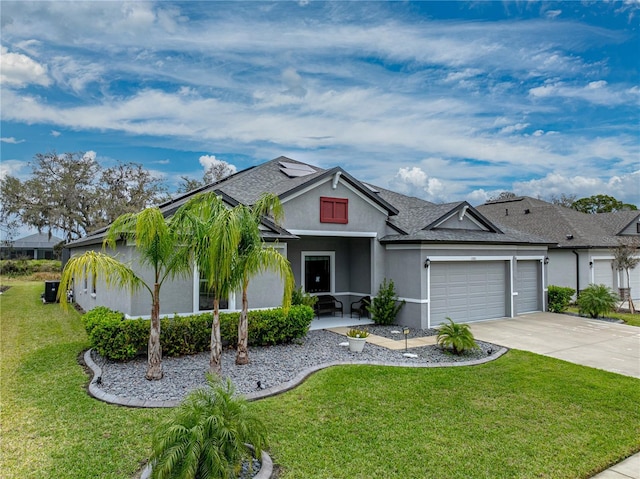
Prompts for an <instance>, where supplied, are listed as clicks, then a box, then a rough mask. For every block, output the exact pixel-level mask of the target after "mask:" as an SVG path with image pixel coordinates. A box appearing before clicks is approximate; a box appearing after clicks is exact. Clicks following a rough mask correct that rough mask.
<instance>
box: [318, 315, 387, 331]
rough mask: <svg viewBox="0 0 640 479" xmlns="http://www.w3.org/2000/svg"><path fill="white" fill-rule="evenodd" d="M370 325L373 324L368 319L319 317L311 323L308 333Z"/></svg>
mask: <svg viewBox="0 0 640 479" xmlns="http://www.w3.org/2000/svg"><path fill="white" fill-rule="evenodd" d="M370 324H375V323H374V322H373V321H371V320H370V319H369V318H360V319H358V318H350V317H349V316H344V317H340V316H320V318H317V317H316V318H314V320H313V321H311V326H310V327H309V330H310V331H316V330H318V329H331V328H341V327H350V326H353V327H358V328H360V327H362V326H367V325H370Z"/></svg>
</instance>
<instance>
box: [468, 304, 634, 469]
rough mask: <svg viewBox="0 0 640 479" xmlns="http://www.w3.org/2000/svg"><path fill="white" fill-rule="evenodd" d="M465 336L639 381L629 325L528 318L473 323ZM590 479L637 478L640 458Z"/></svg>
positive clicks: (546, 316)
mask: <svg viewBox="0 0 640 479" xmlns="http://www.w3.org/2000/svg"><path fill="white" fill-rule="evenodd" d="M471 331H472V332H473V334H474V336H475V338H476V339H479V340H481V341H487V342H489V343H493V344H499V345H501V346H506V347H508V348H513V349H522V350H524V351H531V352H534V353H537V354H542V355H544V356H550V357H552V358H557V359H562V360H565V361H568V362H571V363H575V364H580V365H582V366H589V367H592V368H597V369H604V370H606V371H611V372H614V373H618V374H623V375H625V376H632V377H634V378H640V328H638V327H635V326H627V325H625V324H618V323H609V322H606V321H598V320H594V319H587V318H578V317H575V316H569V315H566V314H553V313H532V314H527V315H522V316H518V317H516V318H510V319H496V320H491V321H482V322H478V323H473V324H471ZM638 387H640V385H639V386H638ZM593 479H640V453H638V454H634V455H633V456H631V457H629V458H627V459H625V460H624V461H622V462H620V463H618V464H616V465H614V466H612V467H610V468H609V469H607V470H606V471H603V472H601V473H600V474H597V475H595V476H593Z"/></svg>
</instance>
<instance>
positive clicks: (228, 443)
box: [150, 374, 266, 479]
mask: <svg viewBox="0 0 640 479" xmlns="http://www.w3.org/2000/svg"><path fill="white" fill-rule="evenodd" d="M247 444H251V446H253V448H254V453H255V457H260V456H261V454H262V449H263V448H264V447H265V446H266V428H265V426H264V424H263V423H262V422H261V420H260V418H259V417H258V415H257V414H256V413H255V412H253V411H252V410H251V409H250V408H249V407H248V403H247V400H246V399H244V398H242V397H239V396H235V395H234V389H233V385H232V384H231V381H230V380H227V381H226V383H223V382H222V381H221V379H220V378H219V377H217V376H214V375H212V374H208V375H207V387H206V388H204V389H198V390H195V391H192V392H191V393H189V395H188V396H187V397H186V398H185V400H184V401H183V402H182V404H180V406H178V407H177V408H176V409H175V411H174V412H173V413H172V414H171V416H170V417H169V418H167V419H165V420H164V421H163V422H162V423H161V424H160V425H159V426H158V428H157V429H156V431H155V433H154V436H153V453H152V456H151V461H150V463H151V465H152V475H151V477H152V478H155V479H170V478H178V477H180V478H184V479H195V478H203V477H220V478H229V477H237V473H238V470H239V469H240V467H241V465H242V462H243V461H248V460H250V459H251V455H252V454H251V451H250V450H249V449H248V448H247V446H246V445H247Z"/></svg>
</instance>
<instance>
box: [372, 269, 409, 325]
mask: <svg viewBox="0 0 640 479" xmlns="http://www.w3.org/2000/svg"><path fill="white" fill-rule="evenodd" d="M404 305H405V301H404V300H402V301H398V295H397V294H396V288H395V284H394V283H393V280H392V279H390V280H389V281H387V279H386V278H385V279H384V281H383V282H382V284H381V285H380V289H379V290H378V295H377V296H376V297H375V298H373V301H372V302H371V304H370V305H369V306H367V310H368V311H369V312H370V313H371V317H372V319H373V321H374V322H375V323H376V324H393V323H394V322H395V320H396V316H398V313H399V312H400V310H401V309H402V307H403V306H404Z"/></svg>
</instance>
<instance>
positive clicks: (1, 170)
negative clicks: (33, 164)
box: [0, 160, 28, 179]
mask: <svg viewBox="0 0 640 479" xmlns="http://www.w3.org/2000/svg"><path fill="white" fill-rule="evenodd" d="M27 166H28V164H27V163H26V162H25V161H18V160H2V162H1V163H0V179H4V178H5V177H6V176H18V177H19V176H20V172H21V171H23V170H24V169H26V168H27Z"/></svg>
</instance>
